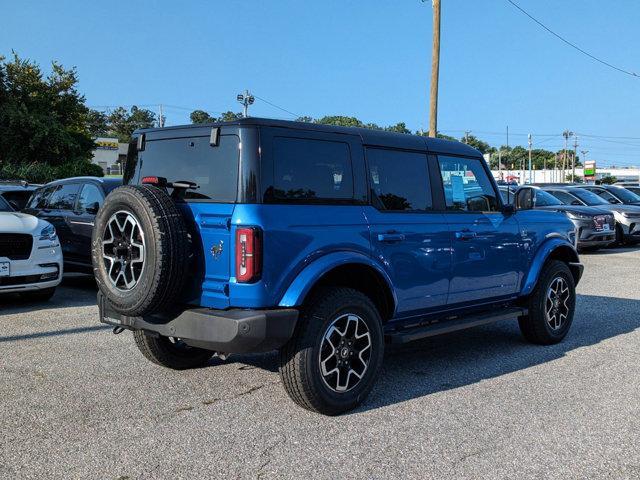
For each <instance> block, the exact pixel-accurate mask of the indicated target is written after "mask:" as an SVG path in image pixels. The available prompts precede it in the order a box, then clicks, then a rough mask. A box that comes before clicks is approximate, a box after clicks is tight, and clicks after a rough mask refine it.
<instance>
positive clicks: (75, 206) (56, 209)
mask: <svg viewBox="0 0 640 480" xmlns="http://www.w3.org/2000/svg"><path fill="white" fill-rule="evenodd" d="M120 185H122V179H120V178H100V177H75V178H66V179H64V180H56V181H55V182H51V183H47V184H46V185H43V186H42V187H40V188H38V189H37V190H36V191H35V192H34V193H33V195H32V197H31V199H30V200H29V203H28V205H27V207H26V208H25V209H24V212H26V213H30V214H31V215H35V216H37V217H39V218H42V219H43V220H46V221H48V222H50V223H51V224H53V225H54V226H55V228H56V231H57V232H58V237H59V238H60V244H61V245H62V254H63V256H64V268H65V271H67V272H85V273H91V272H92V271H93V267H92V265H91V234H92V231H93V222H94V219H95V216H96V213H98V209H99V208H100V206H101V205H102V203H103V202H104V198H105V197H106V196H107V194H108V193H109V192H110V191H111V190H113V189H114V188H116V187H119V186H120Z"/></svg>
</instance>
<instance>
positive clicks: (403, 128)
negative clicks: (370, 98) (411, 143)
mask: <svg viewBox="0 0 640 480" xmlns="http://www.w3.org/2000/svg"><path fill="white" fill-rule="evenodd" d="M385 130H386V131H387V132H398V133H411V130H409V129H408V128H407V125H406V124H405V123H404V122H399V123H396V124H395V125H391V126H389V127H386V128H385Z"/></svg>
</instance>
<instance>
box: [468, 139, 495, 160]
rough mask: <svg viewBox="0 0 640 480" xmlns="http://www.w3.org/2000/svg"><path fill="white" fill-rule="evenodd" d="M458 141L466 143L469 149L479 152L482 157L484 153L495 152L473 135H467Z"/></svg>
mask: <svg viewBox="0 0 640 480" xmlns="http://www.w3.org/2000/svg"><path fill="white" fill-rule="evenodd" d="M460 141H461V142H463V143H466V144H467V145H469V146H470V147H473V148H475V149H477V150H480V153H482V154H483V155H484V154H485V153H494V152H496V149H495V148H494V147H492V146H491V145H489V144H488V143H487V142H483V141H482V140H480V139H479V138H478V137H476V136H474V135H468V136H466V137H462V138H461V139H460Z"/></svg>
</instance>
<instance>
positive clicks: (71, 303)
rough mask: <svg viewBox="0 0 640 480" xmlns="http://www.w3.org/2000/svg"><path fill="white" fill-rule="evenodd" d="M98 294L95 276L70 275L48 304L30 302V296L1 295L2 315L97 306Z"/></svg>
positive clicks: (0, 309) (0, 306) (66, 275)
mask: <svg viewBox="0 0 640 480" xmlns="http://www.w3.org/2000/svg"><path fill="white" fill-rule="evenodd" d="M96 294H97V287H96V281H95V278H94V277H93V275H84V274H76V273H69V274H65V275H64V277H63V278H62V283H61V284H60V285H59V286H58V287H57V288H56V293H55V294H54V296H53V297H52V298H51V300H48V301H46V302H37V301H33V300H30V299H29V297H28V295H25V296H22V295H19V294H4V295H0V315H2V314H14V313H25V312H33V311H37V310H53V309H56V308H69V307H86V306H90V305H96Z"/></svg>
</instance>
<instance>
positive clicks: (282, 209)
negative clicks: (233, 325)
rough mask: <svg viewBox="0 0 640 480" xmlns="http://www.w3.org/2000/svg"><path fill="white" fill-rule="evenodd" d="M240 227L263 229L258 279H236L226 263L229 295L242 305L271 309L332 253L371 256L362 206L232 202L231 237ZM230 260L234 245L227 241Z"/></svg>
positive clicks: (232, 269) (231, 299)
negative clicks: (307, 270) (310, 268)
mask: <svg viewBox="0 0 640 480" xmlns="http://www.w3.org/2000/svg"><path fill="white" fill-rule="evenodd" d="M239 226H259V227H261V228H262V229H263V232H264V237H263V238H264V245H263V257H262V258H263V266H262V278H261V279H260V281H258V282H256V283H251V284H244V283H238V282H237V281H236V279H235V266H234V265H233V261H232V267H231V271H232V274H231V278H230V281H229V299H230V304H231V306H234V307H242V308H256V307H275V306H277V305H278V304H279V302H280V300H281V299H282V297H283V295H284V294H285V292H286V290H287V288H288V287H289V285H290V284H291V283H292V282H293V281H294V279H295V278H296V277H297V276H298V274H299V273H300V272H301V271H302V270H303V269H304V268H305V267H306V266H308V265H310V264H311V263H313V262H314V261H316V260H318V259H319V258H321V257H324V256H327V255H330V254H334V253H337V252H342V253H347V254H348V253H352V254H354V257H356V256H359V257H363V256H364V257H367V258H369V257H370V241H369V228H368V225H367V221H366V218H365V216H364V212H363V207H362V206H347V205H345V206H330V205H326V206H325V205H250V204H245V205H236V209H235V211H234V214H233V218H232V222H231V238H232V239H233V238H235V231H236V229H237V228H238V227H239ZM230 253H231V258H232V259H233V258H235V243H234V242H233V241H232V242H231V250H230Z"/></svg>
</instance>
